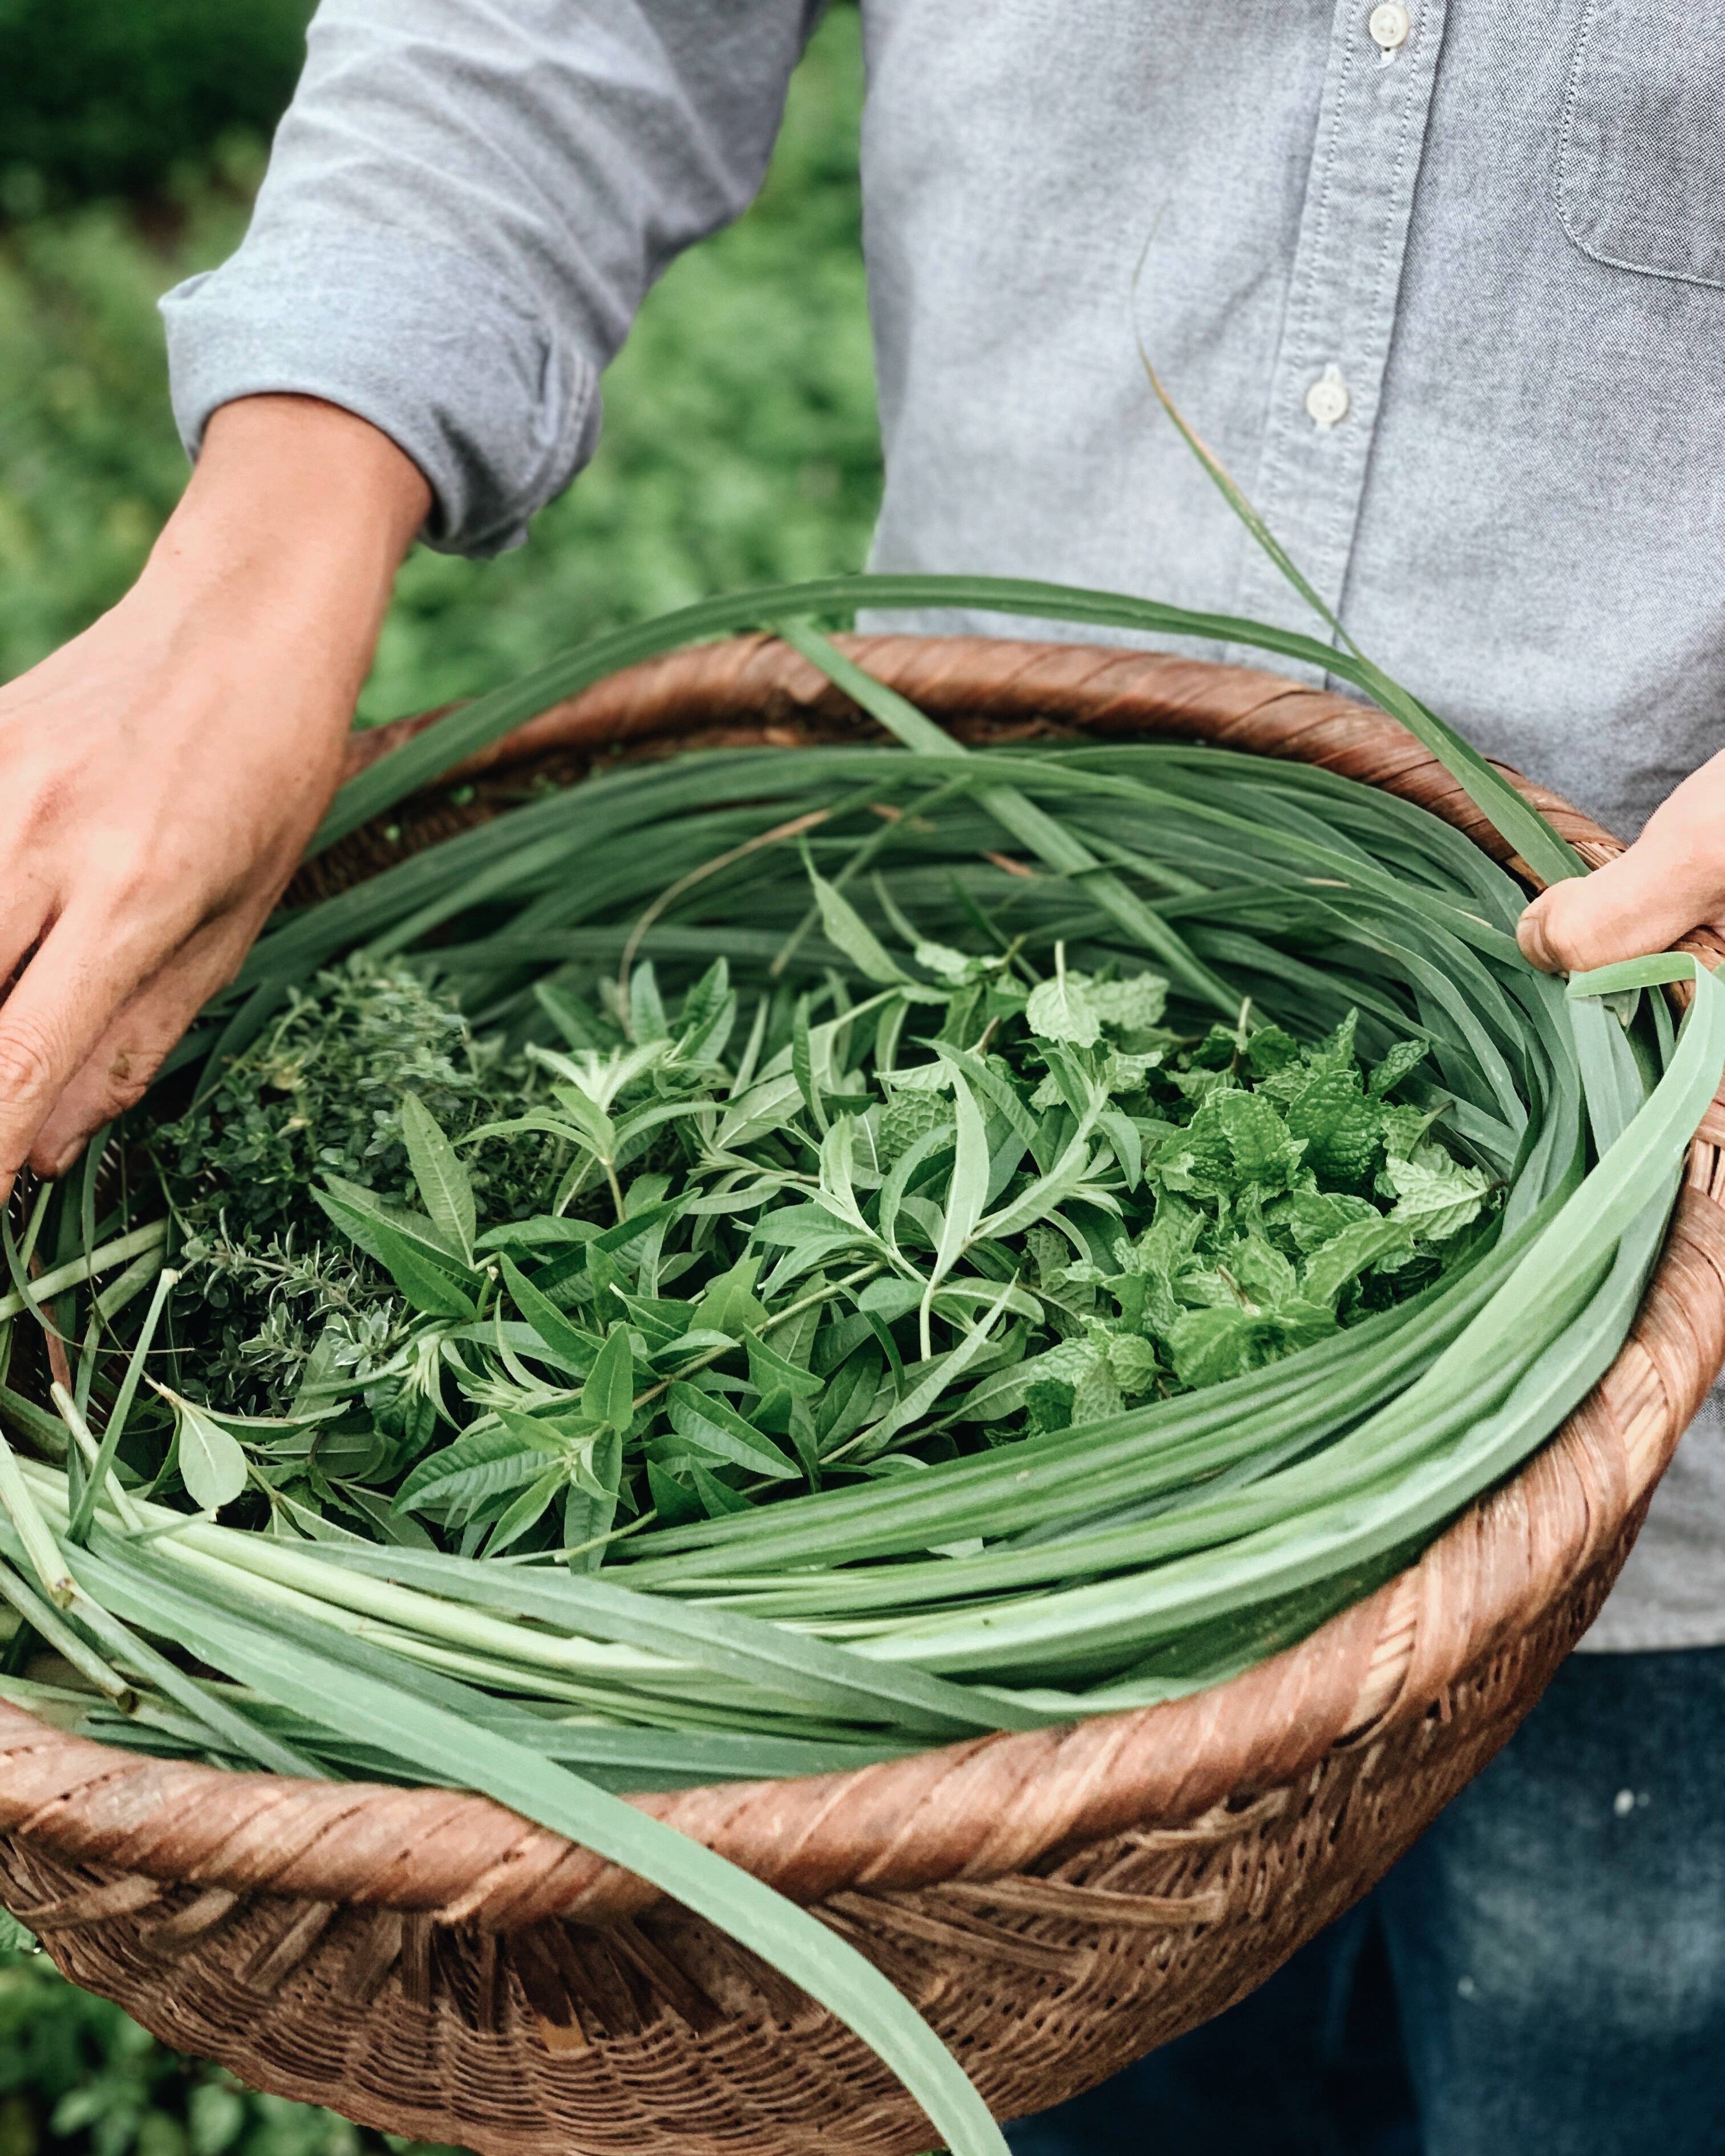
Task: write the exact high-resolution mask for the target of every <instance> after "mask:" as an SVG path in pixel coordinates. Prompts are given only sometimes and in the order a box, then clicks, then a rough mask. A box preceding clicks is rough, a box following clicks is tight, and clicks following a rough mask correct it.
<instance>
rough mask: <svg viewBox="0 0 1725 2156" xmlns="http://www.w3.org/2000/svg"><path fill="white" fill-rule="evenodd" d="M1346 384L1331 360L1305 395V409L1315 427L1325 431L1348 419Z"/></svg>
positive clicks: (1340, 372)
mask: <svg viewBox="0 0 1725 2156" xmlns="http://www.w3.org/2000/svg"><path fill="white" fill-rule="evenodd" d="M1306 409H1307V413H1308V415H1309V416H1310V418H1311V420H1312V424H1313V426H1315V427H1322V428H1324V429H1326V430H1327V429H1329V428H1331V427H1336V426H1339V425H1340V424H1341V423H1342V422H1343V420H1344V419H1345V418H1347V417H1348V384H1347V383H1346V382H1344V381H1343V379H1342V370H1341V368H1340V367H1337V364H1336V362H1335V361H1334V360H1333V359H1332V361H1331V362H1330V363H1329V365H1328V366H1327V367H1326V368H1325V369H1324V371H1323V372H1322V374H1321V375H1319V377H1317V381H1316V382H1313V383H1312V387H1311V388H1309V389H1308V390H1307V393H1306Z"/></svg>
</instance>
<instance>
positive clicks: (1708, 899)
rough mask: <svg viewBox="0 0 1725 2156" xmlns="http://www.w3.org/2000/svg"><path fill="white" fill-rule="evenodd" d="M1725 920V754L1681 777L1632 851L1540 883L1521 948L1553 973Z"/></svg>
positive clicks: (1633, 952) (1662, 946) (1632, 952)
mask: <svg viewBox="0 0 1725 2156" xmlns="http://www.w3.org/2000/svg"><path fill="white" fill-rule="evenodd" d="M1720 924H1725V755H1722V756H1716V757H1714V758H1713V759H1712V762H1710V763H1704V764H1703V765H1702V767H1701V769H1700V770H1699V771H1697V772H1696V773H1693V774H1692V776H1691V777H1690V778H1686V779H1685V780H1684V781H1683V783H1682V784H1681V786H1680V787H1678V788H1677V789H1676V792H1675V793H1672V794H1671V796H1670V797H1669V798H1668V799H1666V801H1664V802H1662V803H1661V805H1660V806H1659V808H1656V810H1655V811H1654V813H1653V814H1652V815H1651V816H1650V817H1649V818H1648V819H1647V828H1646V829H1645V830H1644V831H1643V832H1642V834H1641V835H1640V838H1639V839H1636V841H1635V844H1634V845H1632V846H1631V847H1630V850H1629V851H1628V852H1627V853H1625V854H1620V855H1619V856H1618V858H1617V859H1616V860H1615V861H1610V862H1608V863H1607V865H1605V866H1604V868H1602V869H1596V870H1594V873H1593V875H1589V876H1576V877H1574V878H1573V879H1572V880H1570V881H1568V882H1567V883H1559V884H1553V885H1552V887H1551V889H1550V890H1549V891H1542V892H1541V893H1540V895H1539V896H1538V898H1536V899H1535V900H1534V901H1533V903H1532V905H1531V906H1529V907H1528V908H1527V911H1526V912H1525V913H1524V914H1523V915H1522V919H1521V924H1520V927H1518V929H1517V936H1518V937H1519V938H1520V940H1521V946H1522V954H1523V955H1524V956H1525V957H1527V960H1528V961H1529V962H1530V963H1532V964H1533V965H1535V966H1538V967H1541V968H1543V969H1544V971H1545V972H1547V973H1582V972H1584V971H1585V970H1586V969H1587V968H1589V967H1593V966H1609V965H1611V964H1612V963H1614V962H1615V961H1616V960H1617V959H1619V958H1639V957H1643V956H1645V954H1646V953H1647V952H1650V951H1664V950H1666V949H1668V948H1669V947H1670V946H1671V944H1673V943H1675V942H1676V940H1677V938H1678V937H1680V936H1683V935H1686V934H1687V933H1688V932H1689V930H1691V929H1692V928H1699V927H1704V926H1714V925H1720Z"/></svg>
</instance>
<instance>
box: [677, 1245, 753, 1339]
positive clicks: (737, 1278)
mask: <svg viewBox="0 0 1725 2156" xmlns="http://www.w3.org/2000/svg"><path fill="white" fill-rule="evenodd" d="M760 1270H761V1260H759V1258H739V1259H738V1260H737V1263H736V1264H735V1265H732V1267H731V1268H730V1270H728V1271H726V1272H722V1273H720V1274H719V1275H718V1276H716V1278H715V1279H713V1280H711V1281H709V1282H708V1283H707V1286H706V1292H705V1293H704V1294H703V1295H702V1296H701V1300H700V1301H698V1302H697V1303H696V1306H695V1314H694V1322H696V1324H697V1325H701V1326H704V1327H707V1328H708V1329H709V1330H711V1331H712V1332H728V1333H729V1334H730V1336H731V1337H732V1339H733V1340H740V1339H741V1338H742V1336H743V1334H744V1332H747V1330H748V1329H749V1328H750V1327H755V1328H757V1330H758V1328H759V1327H761V1326H762V1325H763V1324H764V1323H765V1322H766V1319H767V1306H766V1304H765V1303H763V1302H762V1301H759V1300H758V1299H757V1296H756V1295H755V1291H754V1290H755V1279H756V1276H757V1274H758V1273H759V1271H760Z"/></svg>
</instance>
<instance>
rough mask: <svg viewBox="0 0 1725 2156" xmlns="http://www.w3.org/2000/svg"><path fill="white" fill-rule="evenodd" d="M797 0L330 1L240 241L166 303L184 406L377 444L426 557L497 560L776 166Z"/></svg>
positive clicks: (191, 411) (183, 419)
mask: <svg viewBox="0 0 1725 2156" xmlns="http://www.w3.org/2000/svg"><path fill="white" fill-rule="evenodd" d="M815 12H816V9H815V7H814V4H813V0H750V4H748V5H747V6H739V5H737V0H603V4H602V0H414V4H413V6H412V7H403V6H402V5H401V4H400V0H323V4H322V5H321V7H320V8H319V9H318V11H317V14H316V18H315V19H314V20H313V23H312V24H311V31H310V33H309V35H308V39H307V55H308V57H307V61H306V67H305V75H304V77H303V79H302V80H301V83H300V88H299V90H298V92H297V94H296V95H295V99H294V102H293V105H292V106H291V108H290V110H289V112H288V114H287V115H286V116H285V119H284V120H283V121H282V124H281V126H280V130H279V131H278V132H277V135H276V138H275V146H274V148H273V150H272V151H271V155H270V169H269V172H268V174H267V176H266V177H265V180H264V186H263V189H262V191H261V193H260V194H259V198H258V204H257V209H256V213H255V215H254V219H253V223H252V227H251V229H250V231H249V234H248V235H247V238H246V240H245V244H244V246H243V247H242V248H241V249H239V253H238V254H236V255H235V256H234V258H233V259H232V260H230V261H228V263H226V264H223V266H222V267H221V268H220V269H217V270H215V271H214V272H213V273H212V274H211V275H208V276H203V277H198V278H194V279H193V280H191V281H190V282H189V283H187V284H186V285H182V286H180V287H179V288H177V290H175V291H173V292H172V293H170V294H169V295H167V299H166V300H164V301H163V313H164V316H165V318H166V321H167V335H168V352H169V359H170V363H171V372H172V382H173V395H174V409H175V413H176V416H177V419H178V421H179V424H180V429H181V433H182V436H183V437H184V439H185V441H186V443H187V447H188V449H192V450H193V453H194V454H201V450H202V442H203V434H204V430H205V424H206V422H207V420H208V416H209V414H210V413H211V412H212V411H213V410H214V409H216V408H218V407H222V406H225V405H226V404H228V403H230V402H231V401H232V400H234V398H241V397H249V396H252V395H254V394H255V393H258V392H259V391H279V390H282V389H293V390H296V391H299V392H300V393H303V394H305V395H306V396H308V397H314V398H325V399H326V400H328V401H329V402H331V403H336V404H339V405H341V406H342V407H344V408H346V409H347V410H348V411H351V412H355V413H359V414H360V415H361V416H362V417H363V418H368V419H370V420H371V421H372V422H373V423H374V424H376V425H377V426H378V427H381V428H382V429H384V430H385V431H386V432H387V433H388V434H389V435H390V437H391V438H392V439H393V440H394V441H395V442H397V443H398V444H400V446H401V447H402V448H403V449H404V450H405V451H407V452H408V454H409V455H411V456H412V458H413V460H414V461H415V463H416V464H417V465H418V467H419V469H420V470H422V471H423V472H424V474H425V475H426V477H427V479H428V480H429V481H430V484H431V487H432V491H433V495H434V500H433V506H432V510H431V513H430V516H429V519H428V520H427V522H426V528H425V536H426V539H427V542H428V543H429V544H430V545H433V546H435V547H444V548H447V549H449V550H450V551H452V552H459V553H470V554H490V553H495V552H498V551H499V550H500V549H501V548H503V547H508V546H511V545H513V544H515V543H516V542H518V541H519V540H520V539H521V536H523V534H524V532H525V531H526V524H527V520H528V519H529V517H530V516H531V515H532V513H533V512H534V511H536V509H537V508H539V507H540V506H541V505H542V503H544V502H546V501H547V500H550V499H551V498H552V495H556V494H557V493H559V492H560V491H561V490H562V488H563V487H564V486H566V485H567V484H568V482H569V480H571V478H572V476H573V475H574V474H575V472H576V471H577V470H578V468H579V467H580V465H582V464H583V462H584V461H585V460H586V459H587V457H588V455H589V454H591V453H592V450H593V445H594V443H595V442H596V440H597V439H598V378H599V374H600V372H601V370H602V369H603V367H604V366H605V365H606V363H607V362H608V360H609V359H610V357H612V355H613V353H614V352H615V351H616V349H617V347H618V346H619V344H620V343H621V342H622V341H623V338H624V334H625V332H626V331H627V330H628V327H629V323H630V321H632V319H633V318H634V312H635V309H636V308H637V306H638V305H639V302H640V300H641V297H642V295H643V294H644V292H645V291H646V290H647V289H648V287H649V285H651V284H652V282H653V280H654V279H655V277H656V276H657V275H658V274H659V273H660V270H661V269H663V268H664V267H665V264H666V263H667V262H668V261H669V260H670V259H671V257H672V256H673V255H675V254H676V253H677V252H678V251H679V250H680V249H682V248H683V247H685V246H687V245H688V244H691V242H692V241H694V240H696V239H699V238H700V237H701V235H702V234H705V233H707V232H710V231H711V230H713V229H714V228H716V226H718V225H721V224H722V223H725V222H726V219H727V218H732V217H734V216H735V215H736V214H737V213H738V211H740V210H741V209H742V208H743V207H744V205H745V204H746V203H747V202H748V201H749V200H750V199H751V198H752V195H753V193H754V192H755V189H756V188H757V187H758V186H759V184H760V181H761V177H762V173H763V172H764V171H765V169H766V164H767V159H768V154H769V152H770V151H771V147H772V144H773V136H774V135H775V133H776V131H777V129H778V122H779V118H780V115H781V113H782V111H783V101H784V93H785V86H786V83H787V81H788V78H789V74H790V71H791V69H792V67H793V64H795V61H796V59H797V56H798V52H799V51H800V49H801V46H802V43H803V37H804V35H805V34H806V33H807V31H808V29H809V25H810V23H811V21H812V19H813V17H814V13H815Z"/></svg>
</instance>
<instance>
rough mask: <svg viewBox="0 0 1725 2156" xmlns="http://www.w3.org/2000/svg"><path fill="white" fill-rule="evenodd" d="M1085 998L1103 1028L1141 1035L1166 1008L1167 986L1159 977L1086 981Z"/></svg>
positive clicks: (1140, 975) (1134, 975) (1139, 975)
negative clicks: (1109, 1027)
mask: <svg viewBox="0 0 1725 2156" xmlns="http://www.w3.org/2000/svg"><path fill="white" fill-rule="evenodd" d="M1084 998H1085V1001H1086V1003H1087V1004H1089V1005H1090V1007H1091V1009H1092V1010H1093V1011H1094V1012H1095V1013H1096V1016H1097V1017H1098V1018H1099V1019H1101V1021H1102V1023H1103V1024H1104V1025H1111V1026H1116V1027H1117V1028H1118V1029H1120V1030H1121V1031H1122V1033H1142V1032H1144V1031H1145V1030H1146V1029H1147V1028H1148V1027H1150V1026H1153V1025H1155V1024H1158V1023H1159V1022H1160V1020H1161V1018H1162V1014H1163V1011H1164V1010H1165V1009H1167V1008H1168V983H1167V981H1166V980H1165V979H1164V978H1163V976H1162V975H1161V974H1160V973H1128V974H1127V977H1126V978H1125V979H1124V980H1123V981H1087V982H1086V983H1085V987H1084Z"/></svg>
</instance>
